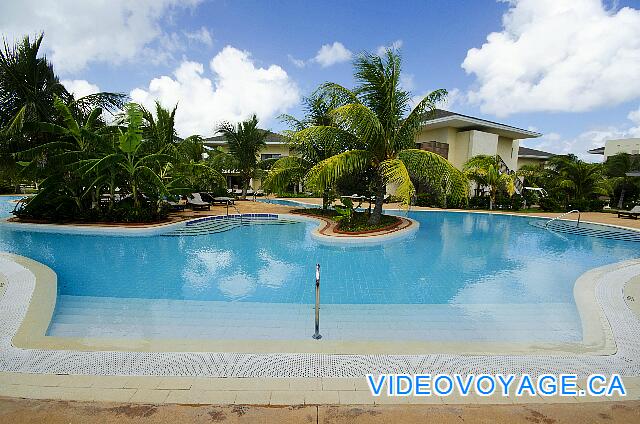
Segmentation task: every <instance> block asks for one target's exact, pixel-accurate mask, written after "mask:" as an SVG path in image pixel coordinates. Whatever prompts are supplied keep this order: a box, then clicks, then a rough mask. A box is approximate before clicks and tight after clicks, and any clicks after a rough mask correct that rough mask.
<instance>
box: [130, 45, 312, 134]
mask: <svg viewBox="0 0 640 424" xmlns="http://www.w3.org/2000/svg"><path fill="white" fill-rule="evenodd" d="M209 68H210V70H211V72H212V74H211V76H207V75H206V74H205V69H204V65H203V64H201V63H198V62H191V61H184V62H182V63H181V64H180V66H179V67H178V68H177V69H176V70H175V71H174V73H173V77H170V76H161V77H158V78H154V79H153V80H151V82H150V83H149V86H148V87H147V88H146V89H141V88H136V89H135V90H133V91H132V92H131V98H132V99H133V101H135V102H138V103H141V104H143V105H145V106H149V107H152V106H153V102H154V100H155V99H158V100H159V101H160V102H161V103H162V104H163V105H165V106H171V107H172V106H173V105H175V104H176V103H177V104H178V110H177V112H176V129H177V131H178V133H179V134H180V135H181V136H188V135H191V134H202V135H205V136H206V135H210V134H211V133H212V132H213V129H214V127H215V126H216V125H217V124H219V123H220V122H221V121H225V120H228V121H231V122H237V121H240V120H242V119H246V118H248V117H249V116H250V115H251V114H253V113H256V114H257V115H258V118H259V119H260V120H261V121H262V126H263V127H265V126H266V124H267V122H268V120H269V119H271V118H272V117H273V116H274V115H276V114H279V113H282V112H284V111H285V110H286V109H288V108H289V107H291V106H293V105H295V104H297V103H298V101H299V99H300V91H299V89H298V86H297V85H296V83H295V82H294V81H292V80H291V79H290V77H289V75H287V73H286V72H285V71H284V69H282V68H281V67H280V66H277V65H271V66H269V67H268V68H258V67H256V66H255V64H254V63H253V61H252V59H251V55H250V53H249V52H246V51H242V50H238V49H236V48H234V47H232V46H227V47H225V48H224V49H222V51H220V52H219V53H218V54H217V55H216V56H215V57H214V58H213V59H211V62H210V63H209Z"/></svg>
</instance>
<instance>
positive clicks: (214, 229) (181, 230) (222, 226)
mask: <svg viewBox="0 0 640 424" xmlns="http://www.w3.org/2000/svg"><path fill="white" fill-rule="evenodd" d="M291 224H301V221H294V220H291V219H282V218H279V217H278V215H274V214H266V213H265V214H262V213H251V214H242V215H240V214H235V215H222V216H212V217H207V218H202V219H197V220H193V221H189V222H187V223H186V224H185V225H184V226H180V227H178V228H176V229H175V230H173V231H170V232H168V233H164V234H162V235H163V236H169V237H175V236H178V237H181V236H201V235H207V234H215V233H221V232H225V231H229V230H233V229H235V228H239V227H242V226H251V225H291Z"/></svg>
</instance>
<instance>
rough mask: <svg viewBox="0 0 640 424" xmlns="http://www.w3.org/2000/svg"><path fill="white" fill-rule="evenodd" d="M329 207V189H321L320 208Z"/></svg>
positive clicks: (324, 209)
mask: <svg viewBox="0 0 640 424" xmlns="http://www.w3.org/2000/svg"><path fill="white" fill-rule="evenodd" d="M327 209H329V190H323V191H322V210H323V211H326V210H327Z"/></svg>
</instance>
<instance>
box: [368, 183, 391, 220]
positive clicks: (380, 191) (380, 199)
mask: <svg viewBox="0 0 640 424" xmlns="http://www.w3.org/2000/svg"><path fill="white" fill-rule="evenodd" d="M386 191H387V186H386V185H385V183H384V181H382V180H380V181H379V182H378V186H377V187H376V205H375V206H374V208H373V212H372V213H371V216H370V217H369V224H372V225H375V224H379V223H380V218H381V217H382V204H383V203H384V195H385V194H386Z"/></svg>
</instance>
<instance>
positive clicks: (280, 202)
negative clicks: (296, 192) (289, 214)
mask: <svg viewBox="0 0 640 424" xmlns="http://www.w3.org/2000/svg"><path fill="white" fill-rule="evenodd" d="M256 201H258V202H261V203H271V204H272V205H282V206H291V207H294V208H295V207H297V208H305V209H308V208H319V207H320V206H319V205H312V204H310V203H305V202H304V198H301V200H299V201H298V200H289V199H256Z"/></svg>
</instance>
